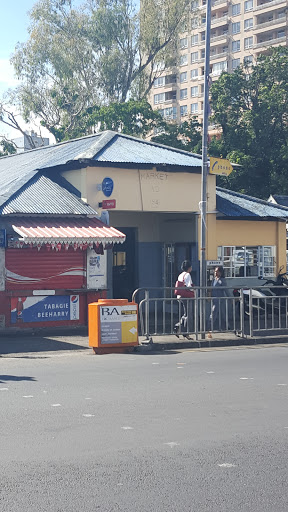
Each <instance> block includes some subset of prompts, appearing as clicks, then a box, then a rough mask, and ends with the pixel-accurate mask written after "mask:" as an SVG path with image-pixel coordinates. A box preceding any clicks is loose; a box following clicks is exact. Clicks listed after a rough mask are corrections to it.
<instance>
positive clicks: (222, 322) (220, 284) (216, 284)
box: [208, 266, 229, 338]
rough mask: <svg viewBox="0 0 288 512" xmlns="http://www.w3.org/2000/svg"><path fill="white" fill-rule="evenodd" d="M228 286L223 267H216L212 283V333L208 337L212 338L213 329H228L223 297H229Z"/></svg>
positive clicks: (210, 319)
mask: <svg viewBox="0 0 288 512" xmlns="http://www.w3.org/2000/svg"><path fill="white" fill-rule="evenodd" d="M226 286H227V283H226V280H225V277H224V269H223V267H221V266H219V267H215V270H214V279H213V281H212V297H213V298H212V301H211V314H210V318H209V321H210V332H209V334H208V337H209V338H211V337H212V334H211V331H213V329H215V330H219V331H221V329H226V326H227V321H226V309H227V308H226V301H225V300H223V297H229V293H228V290H226V289H225V287H226Z"/></svg>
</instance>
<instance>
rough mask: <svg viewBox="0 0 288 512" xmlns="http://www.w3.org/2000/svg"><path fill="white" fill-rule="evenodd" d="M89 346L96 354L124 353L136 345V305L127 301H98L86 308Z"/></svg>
mask: <svg viewBox="0 0 288 512" xmlns="http://www.w3.org/2000/svg"><path fill="white" fill-rule="evenodd" d="M88 333H89V346H90V347H93V350H94V352H95V353H96V354H101V353H102V354H103V353H109V352H124V351H126V350H127V349H129V348H131V347H135V346H137V345H138V305H137V304H136V303H135V302H128V300H127V299H99V300H98V302H92V303H91V304H89V306H88Z"/></svg>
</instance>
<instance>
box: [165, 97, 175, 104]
mask: <svg viewBox="0 0 288 512" xmlns="http://www.w3.org/2000/svg"><path fill="white" fill-rule="evenodd" d="M171 103H177V100H176V98H168V99H167V100H165V101H164V102H163V104H164V105H168V104H169V105H170V104H171Z"/></svg>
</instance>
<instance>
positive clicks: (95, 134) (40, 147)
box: [0, 132, 116, 160]
mask: <svg viewBox="0 0 288 512" xmlns="http://www.w3.org/2000/svg"><path fill="white" fill-rule="evenodd" d="M102 133H104V132H99V133H92V134H91V135H83V136H82V137H76V138H75V139H69V140H62V141H61V142H56V143H55V144H48V145H47V146H39V147H38V148H31V149H27V150H26V151H21V152H20V153H13V154H12V155H4V156H1V157H0V160H4V158H10V157H13V156H14V157H15V156H19V155H23V153H25V154H27V153H31V152H32V151H41V150H44V149H47V150H48V149H49V148H51V147H52V146H54V147H55V146H63V145H64V144H69V143H70V142H75V141H77V140H83V139H89V138H92V137H99V135H101V134H102ZM115 133H116V132H115Z"/></svg>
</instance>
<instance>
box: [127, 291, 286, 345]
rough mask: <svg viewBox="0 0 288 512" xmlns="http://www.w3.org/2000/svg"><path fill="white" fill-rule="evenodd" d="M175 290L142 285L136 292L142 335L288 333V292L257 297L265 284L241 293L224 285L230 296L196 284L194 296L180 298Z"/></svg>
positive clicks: (203, 336)
mask: <svg viewBox="0 0 288 512" xmlns="http://www.w3.org/2000/svg"><path fill="white" fill-rule="evenodd" d="M174 289H175V288H174V287H173V288H170V287H165V288H156V287H155V288H149V289H145V288H139V289H137V290H135V292H134V293H133V296H132V300H133V301H136V302H138V304H139V325H140V334H141V335H142V336H144V337H145V338H146V339H147V340H149V339H151V338H153V337H155V336H167V335H176V336H178V337H182V336H183V339H185V338H188V339H189V336H191V335H194V336H195V339H196V340H199V338H201V339H203V338H205V335H206V334H207V333H210V332H211V333H229V332H230V333H234V334H237V335H238V336H240V337H247V336H249V337H253V336H254V335H255V334H256V333H257V334H260V333H261V334H262V335H265V334H266V335H267V334H270V335H271V334H272V331H274V332H275V333H278V334H279V332H280V331H283V334H285V333H287V334H288V295H287V297H285V296H284V297H283V295H272V294H271V295H267V296H265V295H263V293H260V294H259V295H260V296H257V293H256V290H261V287H257V289H256V288H253V289H252V288H250V289H245V288H241V289H238V290H237V293H235V288H231V287H225V288H224V287H223V288H222V291H223V292H225V294H226V295H225V296H221V297H214V296H213V293H212V290H213V289H212V287H209V288H205V289H201V288H200V287H193V291H194V294H195V296H194V297H193V298H187V299H186V298H185V299H184V298H181V299H179V298H178V299H177V297H175V296H174ZM266 290H267V288H266ZM262 291H263V287H262ZM233 292H234V293H233ZM255 295H256V296H255Z"/></svg>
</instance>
